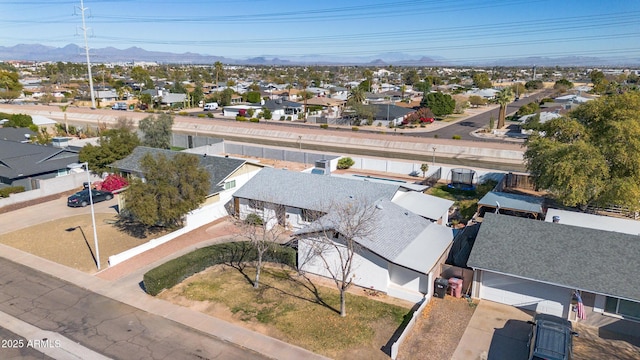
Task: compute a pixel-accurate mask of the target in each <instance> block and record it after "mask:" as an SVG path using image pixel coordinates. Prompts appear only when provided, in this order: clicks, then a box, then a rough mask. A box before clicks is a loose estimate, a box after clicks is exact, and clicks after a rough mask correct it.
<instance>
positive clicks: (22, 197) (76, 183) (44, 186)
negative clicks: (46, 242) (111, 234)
mask: <svg viewBox="0 0 640 360" xmlns="http://www.w3.org/2000/svg"><path fill="white" fill-rule="evenodd" d="M99 180H100V178H99V177H97V176H94V175H91V181H92V182H93V181H99ZM86 181H87V173H86V172H81V173H74V174H69V175H65V176H59V177H55V178H51V179H46V180H38V186H39V188H38V189H35V190H29V191H25V192H21V193H17V194H11V195H9V197H8V198H4V199H0V208H2V207H3V206H7V205H13V204H19V203H22V202H25V201H30V200H35V199H39V198H42V197H45V196H49V195H55V194H60V193H63V192H65V191H69V190H73V189H76V188H77V189H80V188H81V187H82V183H84V182H86Z"/></svg>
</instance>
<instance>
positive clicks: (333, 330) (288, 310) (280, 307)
mask: <svg viewBox="0 0 640 360" xmlns="http://www.w3.org/2000/svg"><path fill="white" fill-rule="evenodd" d="M232 273H238V271H237V269H234V268H231V267H228V266H224V265H217V266H214V267H211V268H209V269H207V270H206V271H204V272H201V273H199V274H196V275H194V276H192V277H190V278H188V279H186V280H185V281H183V282H182V283H181V284H179V285H177V286H175V287H173V288H171V289H169V290H165V291H163V292H162V293H161V294H160V295H158V297H159V298H161V299H164V300H167V301H170V302H173V303H175V304H179V305H181V306H185V307H189V308H191V309H193V310H197V311H201V312H203V313H206V314H209V315H211V316H214V317H216V318H220V319H223V320H226V321H228V322H231V323H233V324H236V325H239V326H242V327H244V328H247V329H250V330H252V331H256V332H259V333H262V334H265V335H268V336H271V337H274V338H277V339H280V340H282V341H285V342H287V343H291V344H294V345H297V346H301V347H303V348H307V349H309V350H311V351H314V352H316V353H319V354H323V355H325V356H328V357H331V358H336V359H367V360H375V359H380V360H383V359H384V360H387V359H388V358H389V356H388V353H387V352H385V350H386V345H387V343H388V342H389V339H391V338H392V337H393V334H394V332H396V330H397V329H398V328H399V327H400V322H399V321H398V320H397V319H398V315H399V317H400V319H401V318H402V316H404V315H406V314H408V313H409V312H410V304H409V303H407V302H404V305H409V306H407V307H398V308H395V307H391V306H389V305H385V304H381V303H394V302H396V301H394V299H392V298H388V297H387V296H386V295H384V294H376V295H375V296H374V295H367V293H366V292H365V291H363V289H362V288H356V287H352V291H350V294H354V295H358V296H357V297H355V296H348V298H347V317H346V318H341V317H340V316H339V315H338V313H337V309H338V308H337V307H336V305H337V304H338V302H337V300H338V297H337V291H336V290H335V287H326V288H325V287H324V285H323V284H325V283H324V282H322V281H318V282H316V281H315V280H312V279H310V278H307V277H302V276H300V275H296V273H295V272H292V273H291V274H292V275H291V278H288V277H286V276H283V273H282V272H279V271H278V270H276V273H278V275H277V276H276V277H274V278H273V279H277V280H276V282H272V280H267V279H268V278H270V277H268V276H266V275H267V273H266V272H265V271H264V270H263V273H262V276H261V283H262V285H261V290H254V289H253V288H252V287H251V285H250V284H249V283H247V279H251V278H252V276H251V275H249V276H248V277H246V278H245V277H239V276H238V275H237V274H232ZM229 276H230V277H229ZM301 278H304V279H301ZM238 279H240V280H239V281H238ZM325 280H326V279H325ZM294 283H298V285H297V286H293V284H294ZM301 283H302V284H304V285H303V286H300V284H301ZM238 286H240V288H239V287H238ZM300 291H301V292H300ZM331 293H333V294H331ZM231 294H233V295H232V296H230V295H231ZM350 294H349V295H350ZM363 299H364V301H363ZM372 300H375V301H372ZM381 300H382V301H381ZM394 308H395V309H394ZM382 309H384V310H382ZM301 313H303V314H305V315H304V316H301V315H300V314H301ZM375 314H378V315H375ZM392 314H395V315H392ZM266 317H271V319H270V320H269V319H267V320H266V321H265V318H266Z"/></svg>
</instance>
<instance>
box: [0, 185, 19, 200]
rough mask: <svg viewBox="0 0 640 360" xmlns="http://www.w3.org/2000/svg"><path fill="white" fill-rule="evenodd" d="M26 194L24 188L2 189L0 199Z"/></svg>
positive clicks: (10, 187)
mask: <svg viewBox="0 0 640 360" xmlns="http://www.w3.org/2000/svg"><path fill="white" fill-rule="evenodd" d="M21 192H24V186H8V187H5V188H2V189H0V198H6V197H9V194H17V193H21Z"/></svg>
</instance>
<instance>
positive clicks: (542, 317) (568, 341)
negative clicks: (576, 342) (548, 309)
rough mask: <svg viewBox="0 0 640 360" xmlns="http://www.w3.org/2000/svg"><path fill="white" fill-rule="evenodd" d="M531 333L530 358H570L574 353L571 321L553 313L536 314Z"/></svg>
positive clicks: (557, 359)
mask: <svg viewBox="0 0 640 360" xmlns="http://www.w3.org/2000/svg"><path fill="white" fill-rule="evenodd" d="M529 324H531V325H532V327H531V332H530V333H529V357H528V359H529V360H542V359H545V360H570V359H571V357H572V354H573V337H574V336H578V333H577V332H574V331H573V327H572V326H571V322H570V321H569V320H567V319H563V318H560V317H557V316H553V315H547V314H536V316H534V318H533V321H529Z"/></svg>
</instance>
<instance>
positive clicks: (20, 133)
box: [0, 127, 37, 142]
mask: <svg viewBox="0 0 640 360" xmlns="http://www.w3.org/2000/svg"><path fill="white" fill-rule="evenodd" d="M25 134H28V135H29V137H33V136H36V135H37V134H36V133H34V132H33V131H31V130H30V129H29V128H11V127H8V128H0V140H8V141H17V142H20V141H24V140H28V139H27V137H25Z"/></svg>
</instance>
